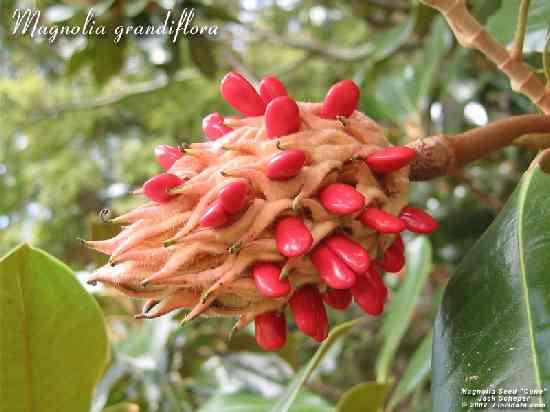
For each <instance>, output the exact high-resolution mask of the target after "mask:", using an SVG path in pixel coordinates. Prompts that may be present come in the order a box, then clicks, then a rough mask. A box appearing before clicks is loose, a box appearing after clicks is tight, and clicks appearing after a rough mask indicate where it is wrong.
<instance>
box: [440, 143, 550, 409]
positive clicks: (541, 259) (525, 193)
mask: <svg viewBox="0 0 550 412" xmlns="http://www.w3.org/2000/svg"><path fill="white" fill-rule="evenodd" d="M544 158H545V159H549V158H550V151H546V152H543V154H542V155H541V156H540V157H539V158H538V159H537V160H536V161H535V162H533V164H532V166H531V167H530V168H529V170H528V171H527V172H526V173H525V174H524V176H523V178H522V179H521V182H520V183H519V185H518V187H517V188H516V190H515V191H514V193H513V194H512V196H511V197H510V199H509V200H508V202H507V203H506V206H505V207H504V209H503V210H502V211H501V213H500V214H499V216H498V218H497V219H496V220H495V221H494V222H493V224H492V225H491V226H490V227H489V229H488V230H487V232H486V233H485V234H484V235H483V236H482V237H481V239H480V240H479V241H478V242H477V243H476V244H475V245H474V247H473V248H472V249H471V251H470V252H469V253H468V254H467V256H466V257H465V258H464V260H463V261H462V262H461V264H460V265H459V267H458V268H457V270H456V273H455V274H454V276H453V277H452V278H451V280H450V282H449V284H448V286H447V289H446V291H445V295H444V297H443V302H442V304H441V306H440V309H439V312H438V315H437V318H436V322H435V329H434V343H433V358H432V370H433V380H432V398H433V404H434V410H437V411H438V412H439V411H441V412H445V411H456V410H457V409H459V408H461V404H462V401H464V400H465V401H468V400H470V401H471V400H472V398H471V397H470V398H468V397H466V398H462V396H461V390H462V388H466V389H484V388H489V387H491V386H494V387H496V388H497V389H498V388H501V389H515V388H518V389H520V388H527V389H532V390H537V389H538V390H540V389H542V388H550V351H548V347H549V346H550V276H549V275H548V268H550V175H549V174H546V173H544V172H543V171H542V169H541V167H540V164H542V160H543V159H544ZM544 398H545V401H546V403H547V404H548V403H550V397H549V395H548V391H546V392H545V394H544ZM537 400H538V399H537V397H536V396H533V397H532V398H531V401H532V402H536V401H537ZM461 410H470V409H469V408H462V409H461Z"/></svg>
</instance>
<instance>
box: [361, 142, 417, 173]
mask: <svg viewBox="0 0 550 412" xmlns="http://www.w3.org/2000/svg"><path fill="white" fill-rule="evenodd" d="M415 157H416V150H414V149H411V148H410V147H405V146H393V147H386V148H384V149H382V150H379V151H378V152H375V153H373V154H371V155H369V156H367V157H366V158H365V162H366V163H367V165H368V166H369V168H370V169H371V170H372V171H373V172H375V173H389V172H393V171H395V170H398V169H401V168H402V167H403V166H406V165H407V164H409V163H410V162H411V161H412V160H414V158H415Z"/></svg>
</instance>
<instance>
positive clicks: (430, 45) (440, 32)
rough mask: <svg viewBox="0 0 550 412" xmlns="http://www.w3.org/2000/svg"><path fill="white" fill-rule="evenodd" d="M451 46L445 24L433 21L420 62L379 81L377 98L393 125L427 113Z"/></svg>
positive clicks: (394, 70)
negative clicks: (433, 90)
mask: <svg viewBox="0 0 550 412" xmlns="http://www.w3.org/2000/svg"><path fill="white" fill-rule="evenodd" d="M451 44H452V37H451V33H450V31H449V28H448V27H447V25H446V23H445V20H444V19H443V18H442V17H441V16H439V17H437V18H436V19H434V23H433V24H432V30H431V33H430V35H429V36H428V38H427V39H426V46H425V47H424V49H423V50H422V53H420V54H419V58H418V60H417V61H413V62H411V64H406V65H404V66H397V68H396V69H391V70H389V71H387V73H386V72H385V73H383V74H382V75H381V76H380V78H379V79H377V80H376V88H375V90H374V98H375V99H376V101H377V102H378V104H379V105H383V106H384V107H385V108H386V109H385V110H384V111H383V112H384V113H385V114H386V113H389V114H390V115H392V117H393V120H394V121H404V120H405V119H408V118H410V117H413V116H417V117H418V116H420V113H422V112H424V110H425V108H426V106H427V103H428V100H429V99H428V97H429V94H430V92H431V90H432V88H433V86H434V82H435V81H436V80H437V79H438V76H437V75H436V74H437V71H438V70H439V67H440V64H441V62H442V60H443V57H444V56H445V53H446V52H447V50H449V48H450V46H451Z"/></svg>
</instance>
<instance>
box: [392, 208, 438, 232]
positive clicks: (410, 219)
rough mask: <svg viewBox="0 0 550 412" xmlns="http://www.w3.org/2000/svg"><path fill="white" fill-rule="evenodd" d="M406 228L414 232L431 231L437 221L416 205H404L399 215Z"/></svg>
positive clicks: (434, 228) (435, 226)
mask: <svg viewBox="0 0 550 412" xmlns="http://www.w3.org/2000/svg"><path fill="white" fill-rule="evenodd" d="M399 217H400V218H401V220H402V221H403V222H405V226H406V227H407V229H408V230H410V231H411V232H415V233H432V232H433V231H434V230H436V229H437V227H438V223H437V220H435V219H434V218H433V217H432V216H431V215H430V214H428V213H426V212H424V211H423V210H422V209H418V208H416V207H406V208H404V209H403V211H402V212H401V214H400V215H399Z"/></svg>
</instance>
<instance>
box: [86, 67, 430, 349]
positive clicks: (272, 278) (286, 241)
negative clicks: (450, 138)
mask: <svg viewBox="0 0 550 412" xmlns="http://www.w3.org/2000/svg"><path fill="white" fill-rule="evenodd" d="M262 84H263V88H262V89H261V96H260V94H258V93H257V92H256V91H255V89H254V87H253V86H252V85H251V84H250V83H248V82H247V81H246V79H244V77H242V76H240V75H238V74H236V73H231V74H229V75H227V76H226V77H225V78H224V80H223V81H222V86H221V91H222V94H223V96H224V97H225V98H226V100H227V101H228V102H229V103H230V104H231V105H232V106H234V107H235V108H236V109H237V110H238V111H239V112H241V113H242V114H244V115H246V116H248V117H226V118H224V117H222V116H221V115H219V114H217V113H216V114H214V115H210V116H208V117H207V118H206V119H205V121H204V122H203V129H204V131H205V133H206V134H207V136H206V137H207V141H206V142H203V143H194V144H190V145H187V146H181V147H179V148H175V147H170V146H162V147H160V148H157V150H156V155H157V158H158V159H159V162H160V163H161V166H163V167H164V168H165V169H167V170H166V171H165V172H164V173H162V174H159V175H158V176H154V177H152V178H151V179H149V180H148V181H147V182H146V183H145V185H144V188H143V191H142V192H143V193H144V194H145V195H146V196H148V197H149V198H150V200H151V201H150V202H149V203H146V204H145V205H143V206H141V207H139V208H137V209H135V210H132V211H130V212H128V213H126V214H124V215H121V216H119V217H117V218H115V219H113V221H114V222H116V223H120V224H124V225H126V226H125V228H124V229H123V230H122V231H121V232H120V233H119V234H118V235H117V236H115V237H114V238H112V239H108V240H102V241H89V242H86V243H87V245H88V246H89V247H91V248H93V249H95V250H97V251H99V252H102V253H105V254H107V255H110V259H109V264H107V265H105V266H103V267H101V268H99V269H98V270H97V271H96V272H95V273H94V274H93V275H92V276H91V277H90V279H89V283H92V284H94V283H95V282H103V283H105V284H107V285H109V286H112V287H114V288H117V289H118V290H120V291H121V292H123V293H125V294H127V295H130V296H134V297H140V298H145V299H148V300H147V302H146V303H145V305H144V308H143V312H142V313H141V314H140V315H138V317H141V318H154V317H157V316H161V315H164V314H166V313H168V312H171V311H174V310H176V309H188V310H189V312H188V313H187V314H186V316H185V319H184V320H191V319H193V318H195V317H197V316H203V315H204V316H207V315H221V316H234V317H238V322H237V324H236V325H235V328H234V329H240V328H242V327H244V326H245V325H247V324H248V323H250V322H252V321H255V323H256V334H257V340H258V343H259V345H260V346H261V347H262V348H264V349H266V350H276V349H279V348H280V347H281V346H282V345H283V344H284V342H285V338H286V326H285V325H286V318H287V317H286V316H284V314H283V312H284V311H285V308H287V306H289V307H290V308H291V312H292V315H293V318H294V321H295V322H296V323H297V326H298V328H299V329H300V330H302V331H303V332H304V333H305V334H307V335H309V336H310V337H312V338H313V339H316V340H318V341H321V340H323V339H324V338H325V337H326V336H327V333H328V320H327V316H326V309H325V307H324V303H327V304H329V305H330V306H332V307H334V308H336V309H339V310H343V309H345V308H347V307H348V305H349V304H350V302H351V299H352V297H353V299H354V300H355V302H356V303H357V304H358V305H359V307H360V308H361V309H363V310H364V311H365V312H366V313H368V314H370V315H374V316H376V315H379V314H380V313H381V312H382V311H383V308H384V304H385V301H386V299H387V294H388V292H387V289H386V287H385V286H384V283H383V280H382V277H381V276H380V274H379V272H378V271H377V268H378V269H383V270H385V271H389V272H397V271H400V270H402V268H403V265H404V262H405V257H404V248H403V243H402V240H401V237H400V234H399V233H400V232H401V231H403V230H406V229H408V230H411V231H415V232H422V233H425V232H430V231H432V230H435V228H436V226H437V224H436V222H435V220H433V219H432V218H431V217H430V216H429V215H427V214H426V213H425V212H421V211H419V210H418V209H415V208H408V207H407V203H408V198H407V190H408V185H409V179H408V175H409V167H408V162H410V161H411V160H412V159H413V158H414V153H415V152H414V150H411V149H408V148H401V147H394V146H390V144H389V142H388V141H387V139H386V137H385V136H384V133H383V131H382V129H381V128H380V127H379V126H378V125H377V124H376V123H375V122H374V121H373V120H371V119H370V118H368V117H367V116H366V115H364V114H362V113H361V112H358V111H357V110H355V109H356V106H357V103H358V99H359V88H358V87H357V86H356V85H355V84H354V83H353V82H351V81H349V80H348V81H343V82H340V83H337V84H336V85H335V86H334V87H333V88H332V89H331V90H330V91H329V93H328V94H327V97H326V98H325V101H324V102H323V103H303V102H295V101H294V100H292V99H291V98H290V97H288V96H287V93H286V90H285V89H284V86H282V84H281V83H280V82H279V81H278V80H277V79H276V78H275V77H273V76H270V77H269V78H268V79H266V80H265V81H264V82H263V83H262ZM264 113H265V115H264ZM289 116H290V118H289V119H287V117H289ZM287 120H288V121H287Z"/></svg>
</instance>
